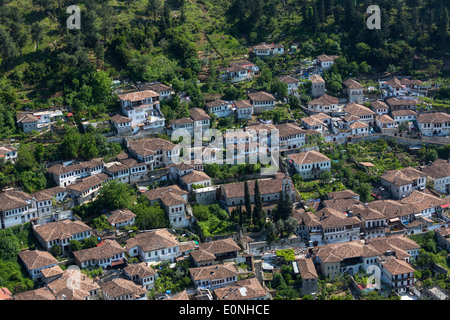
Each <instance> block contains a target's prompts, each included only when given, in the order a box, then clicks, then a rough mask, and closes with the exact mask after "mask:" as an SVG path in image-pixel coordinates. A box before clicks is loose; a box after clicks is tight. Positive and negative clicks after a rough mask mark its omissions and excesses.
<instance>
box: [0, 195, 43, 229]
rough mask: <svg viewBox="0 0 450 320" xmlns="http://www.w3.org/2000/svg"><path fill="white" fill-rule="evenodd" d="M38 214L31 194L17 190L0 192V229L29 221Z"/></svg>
mask: <svg viewBox="0 0 450 320" xmlns="http://www.w3.org/2000/svg"><path fill="white" fill-rule="evenodd" d="M38 216H39V214H38V212H37V205H36V200H35V199H33V197H32V196H31V195H29V194H27V193H25V192H22V191H18V190H6V191H4V192H2V193H0V219H1V220H0V221H1V225H0V226H1V227H0V229H5V228H9V227H13V226H17V225H20V224H23V223H26V222H29V221H31V220H32V219H34V218H37V217H38Z"/></svg>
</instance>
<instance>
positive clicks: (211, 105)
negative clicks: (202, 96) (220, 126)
mask: <svg viewBox="0 0 450 320" xmlns="http://www.w3.org/2000/svg"><path fill="white" fill-rule="evenodd" d="M205 105H206V108H207V109H208V113H209V114H215V115H216V117H217V118H226V117H228V116H229V115H230V114H231V113H233V110H232V109H231V104H230V103H229V102H227V101H224V100H215V101H210V102H207V103H206V104H205Z"/></svg>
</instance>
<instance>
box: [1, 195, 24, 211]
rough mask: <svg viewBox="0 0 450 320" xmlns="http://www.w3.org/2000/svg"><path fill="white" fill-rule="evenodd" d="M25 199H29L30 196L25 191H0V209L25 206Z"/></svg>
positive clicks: (5, 209)
mask: <svg viewBox="0 0 450 320" xmlns="http://www.w3.org/2000/svg"><path fill="white" fill-rule="evenodd" d="M27 200H31V196H30V195H28V194H26V193H25V192H22V191H18V190H8V191H5V192H2V193H0V211H7V210H11V209H16V208H21V207H27V206H28V202H27Z"/></svg>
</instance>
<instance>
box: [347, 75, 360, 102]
mask: <svg viewBox="0 0 450 320" xmlns="http://www.w3.org/2000/svg"><path fill="white" fill-rule="evenodd" d="M342 84H343V85H344V93H345V94H347V96H348V102H349V103H352V102H354V103H363V102H364V86H363V85H362V84H360V83H359V82H358V81H356V80H354V79H347V80H345V81H344V82H343V83H342Z"/></svg>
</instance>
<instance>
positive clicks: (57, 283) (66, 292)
mask: <svg viewBox="0 0 450 320" xmlns="http://www.w3.org/2000/svg"><path fill="white" fill-rule="evenodd" d="M74 281H76V285H73V282H74ZM47 286H48V288H49V289H50V291H51V292H52V293H53V295H55V296H56V297H57V299H58V300H85V299H86V298H88V297H89V296H90V291H92V290H98V289H100V286H99V285H98V284H97V283H96V282H95V281H94V280H92V279H90V278H89V277H88V276H87V275H85V274H84V273H82V272H81V271H79V270H75V269H67V270H65V271H64V273H63V275H62V276H61V277H60V278H58V279H56V280H54V281H52V282H50V283H49V284H48V285H47Z"/></svg>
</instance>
